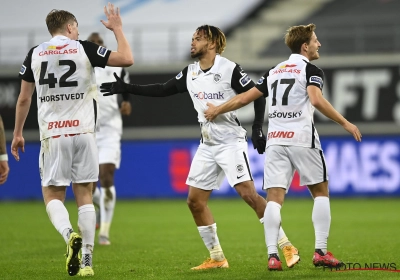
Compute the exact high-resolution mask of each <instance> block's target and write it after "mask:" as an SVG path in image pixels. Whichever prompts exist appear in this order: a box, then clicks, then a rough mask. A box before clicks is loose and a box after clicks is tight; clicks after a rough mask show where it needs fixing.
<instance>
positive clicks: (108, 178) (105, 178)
mask: <svg viewBox="0 0 400 280" xmlns="http://www.w3.org/2000/svg"><path fill="white" fill-rule="evenodd" d="M100 184H101V187H103V188H109V187H111V186H113V185H114V178H113V176H112V175H111V174H103V175H102V176H100Z"/></svg>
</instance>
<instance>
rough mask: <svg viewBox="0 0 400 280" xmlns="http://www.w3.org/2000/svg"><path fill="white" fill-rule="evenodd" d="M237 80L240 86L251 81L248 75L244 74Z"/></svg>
mask: <svg viewBox="0 0 400 280" xmlns="http://www.w3.org/2000/svg"><path fill="white" fill-rule="evenodd" d="M239 82H240V84H241V85H242V87H245V86H246V85H248V84H249V83H250V82H251V78H250V77H249V75H245V76H243V77H242V78H241V79H240V80H239Z"/></svg>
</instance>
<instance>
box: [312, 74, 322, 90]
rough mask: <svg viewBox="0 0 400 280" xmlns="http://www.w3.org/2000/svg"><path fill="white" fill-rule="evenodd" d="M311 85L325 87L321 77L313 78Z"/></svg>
mask: <svg viewBox="0 0 400 280" xmlns="http://www.w3.org/2000/svg"><path fill="white" fill-rule="evenodd" d="M310 83H315V84H319V87H320V88H322V87H323V86H324V81H323V80H322V78H321V77H318V76H311V77H310Z"/></svg>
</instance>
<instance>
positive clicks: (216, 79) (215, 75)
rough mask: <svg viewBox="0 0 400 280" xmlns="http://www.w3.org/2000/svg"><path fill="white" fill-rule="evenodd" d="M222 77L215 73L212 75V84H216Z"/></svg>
mask: <svg viewBox="0 0 400 280" xmlns="http://www.w3.org/2000/svg"><path fill="white" fill-rule="evenodd" d="M221 78H222V75H221V74H219V73H217V74H214V82H216V83H218V82H219V81H221Z"/></svg>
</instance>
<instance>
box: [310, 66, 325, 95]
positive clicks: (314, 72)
mask: <svg viewBox="0 0 400 280" xmlns="http://www.w3.org/2000/svg"><path fill="white" fill-rule="evenodd" d="M306 79H307V86H310V85H313V86H316V87H319V88H320V90H321V91H322V88H323V87H324V72H323V71H322V70H321V69H320V68H318V67H317V66H315V65H314V64H311V63H307V66H306Z"/></svg>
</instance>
